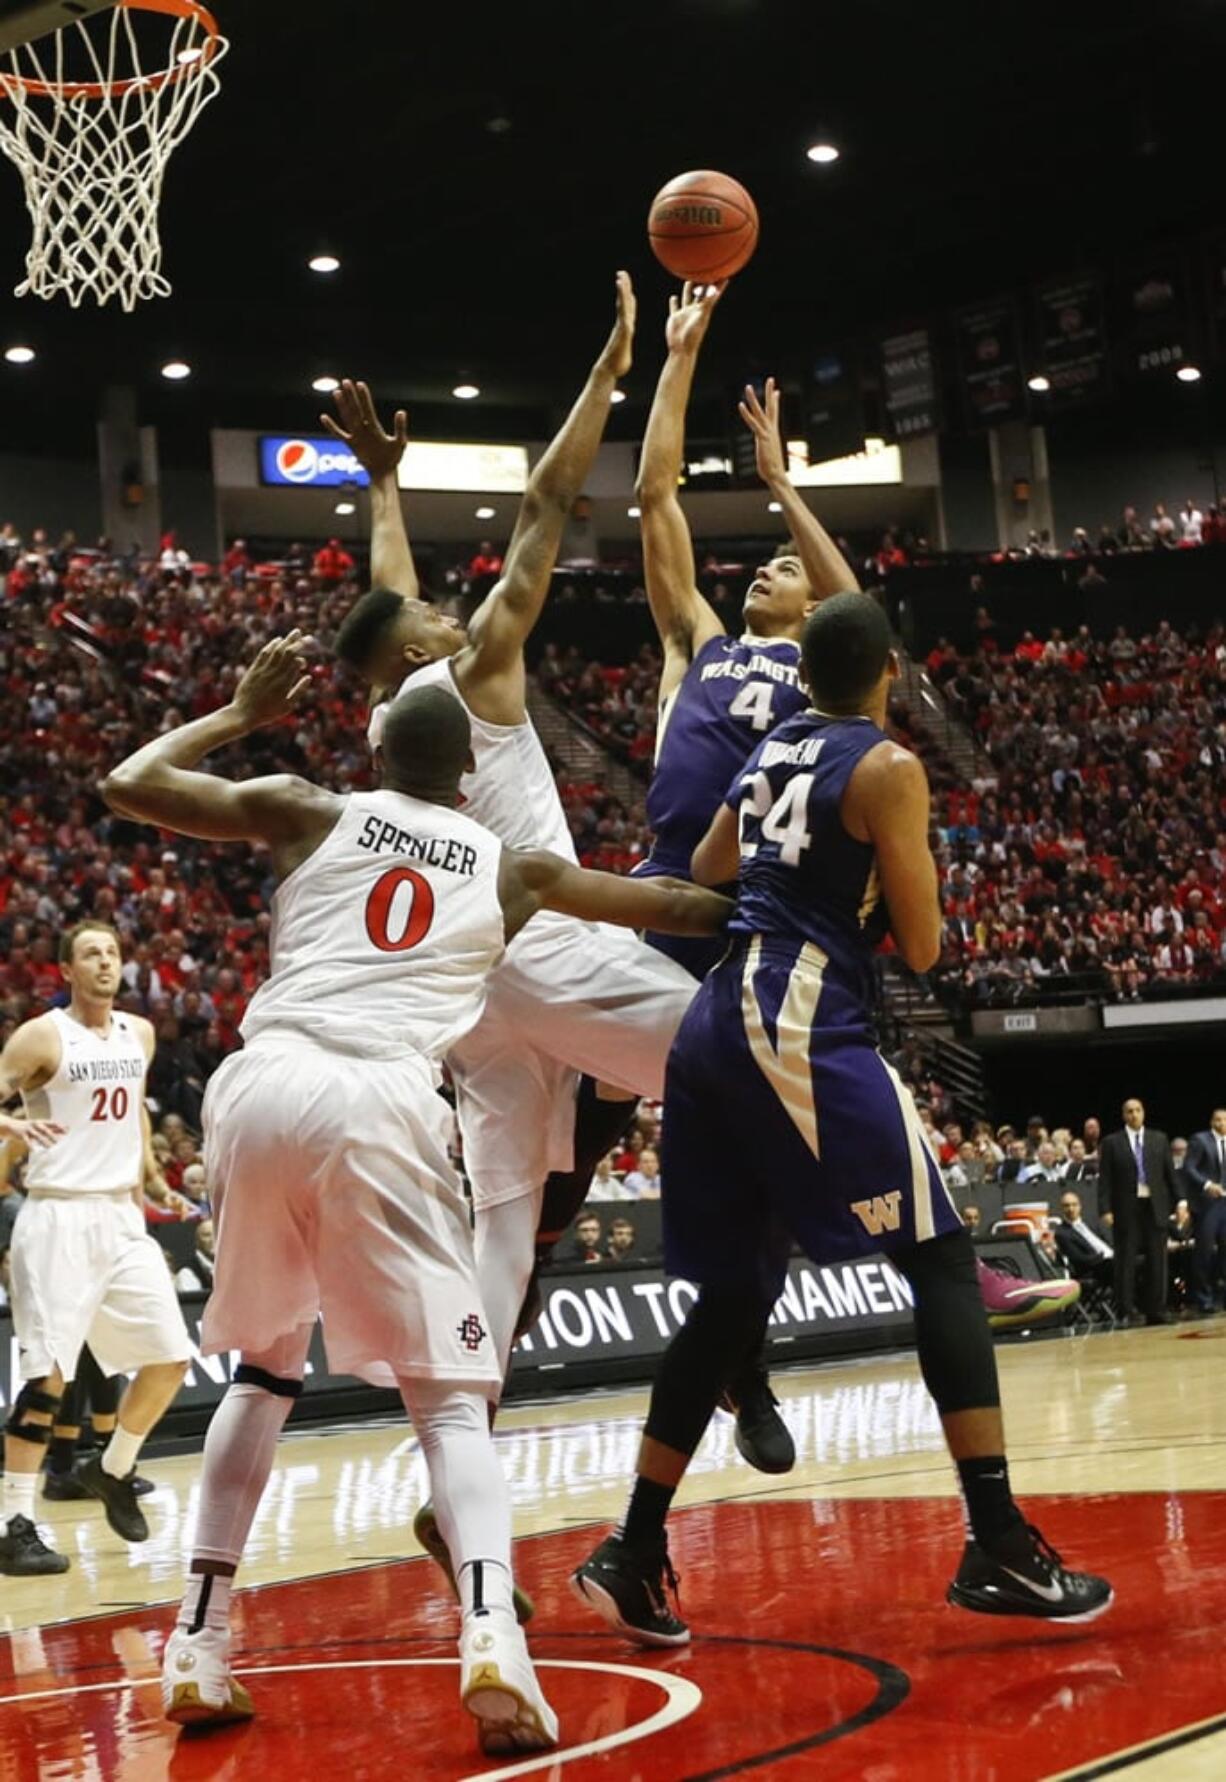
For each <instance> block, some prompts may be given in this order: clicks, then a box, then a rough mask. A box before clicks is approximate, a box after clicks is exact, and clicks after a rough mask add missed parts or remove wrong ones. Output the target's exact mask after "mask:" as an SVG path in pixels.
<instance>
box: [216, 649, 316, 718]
mask: <svg viewBox="0 0 1226 1782" xmlns="http://www.w3.org/2000/svg"><path fill="white" fill-rule="evenodd" d="M311 642H312V639H311V638H309V637H303V635H302V633H301V631H291V632H289V633H288V635H287V636H285V637H276V638H274V639H273V640H272V642H271V643H266V644H265V645H264V648H263V649H262V650H261V651H260V653H259V655H258V656H257V657H256V659H255V661H254V662H253V663H252V664H251V667H250V668H249V669H248V670H247V672H246V674H245V675H244V676H243V678H242V680H241V681H240V682H239V683H238V688H237V690H236V692H235V694H234V704H235V706H236V707H237V708H238V711H239V713H240V715H241V716H242V718H243V721H244V722H245V723H246V725H247V726H248V728H249V729H251V730H255V729H257V728H258V727H259V726H260V725H261V724H275V723H276V721H277V719H278V718H284V717H285V716H286V714H287V713H289V712H291V711H292V710H293V708H294V702H295V701H296V700H297V699H298V698H299V697H300V696H301V694H303V693H304V692H305V691H306V689H307V688H308V687H309V686H310V684H311V677H310V674H309V673H308V671H307V661H306V655H305V651H306V650H307V649H308V648H309V647H310V645H311Z"/></svg>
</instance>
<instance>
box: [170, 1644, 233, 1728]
mask: <svg viewBox="0 0 1226 1782" xmlns="http://www.w3.org/2000/svg"><path fill="white" fill-rule="evenodd" d="M162 1711H163V1713H164V1714H165V1716H166V1718H167V1720H173V1721H174V1722H175V1724H176V1726H200V1725H205V1724H209V1725H213V1726H228V1725H229V1724H230V1722H231V1721H234V1720H250V1719H251V1717H252V1715H253V1714H254V1713H255V1709H254V1707H253V1706H252V1703H251V1697H250V1696H249V1695H248V1694H247V1691H246V1690H245V1689H244V1688H243V1686H242V1684H241V1683H238V1682H236V1681H235V1679H234V1678H233V1677H232V1676H231V1675H230V1633H229V1630H228V1629H225V1630H224V1631H223V1630H219V1629H217V1628H215V1627H202V1628H201V1630H200V1632H199V1633H188V1632H187V1630H186V1629H185V1628H182V1627H176V1628H175V1630H174V1632H173V1633H172V1634H171V1636H170V1638H169V1639H168V1640H167V1642H166V1650H165V1652H164V1653H163V1654H162Z"/></svg>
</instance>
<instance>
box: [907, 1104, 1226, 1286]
mask: <svg viewBox="0 0 1226 1782" xmlns="http://www.w3.org/2000/svg"><path fill="white" fill-rule="evenodd" d="M920 1118H921V1120H922V1121H923V1123H924V1126H925V1130H926V1134H927V1138H928V1144H929V1146H930V1148H931V1150H932V1152H933V1154H934V1156H935V1157H936V1158H937V1160H938V1162H939V1164H940V1167H941V1174H942V1176H943V1178H944V1180H945V1185H946V1187H947V1188H948V1189H949V1192H950V1195H951V1196H952V1198H953V1200H954V1202H955V1204H956V1205H957V1207H958V1209H959V1211H960V1213H961V1215H962V1219H963V1222H964V1224H965V1225H966V1227H967V1229H968V1230H969V1231H970V1232H971V1234H972V1236H976V1237H984V1236H987V1235H989V1234H990V1233H991V1232H992V1231H993V1230H998V1229H1001V1228H1006V1229H1019V1228H1022V1229H1025V1226H1024V1224H1023V1225H1022V1226H1021V1227H1019V1223H1018V1215H1019V1211H1020V1209H1023V1208H1025V1209H1028V1211H1027V1213H1026V1215H1025V1216H1024V1217H1025V1218H1027V1219H1033V1220H1034V1223H1033V1224H1032V1225H1031V1226H1030V1228H1029V1229H1030V1235H1031V1236H1032V1240H1033V1242H1034V1243H1035V1244H1036V1246H1037V1247H1038V1249H1039V1250H1040V1251H1041V1252H1042V1254H1043V1255H1044V1257H1045V1258H1046V1260H1047V1262H1048V1263H1049V1265H1050V1266H1051V1267H1052V1268H1053V1269H1055V1270H1056V1272H1057V1273H1060V1274H1064V1275H1069V1276H1072V1277H1074V1278H1076V1279H1079V1280H1081V1281H1083V1282H1085V1281H1094V1282H1097V1283H1098V1284H1100V1285H1102V1286H1106V1285H1109V1283H1110V1281H1111V1277H1112V1265H1113V1257H1114V1243H1113V1239H1114V1233H1113V1220H1112V1214H1111V1210H1110V1207H1109V1205H1107V1204H1106V1197H1105V1196H1100V1193H1099V1167H1100V1157H1101V1147H1102V1142H1103V1128H1102V1122H1101V1121H1100V1120H1099V1119H1098V1118H1097V1117H1096V1116H1094V1115H1091V1116H1090V1117H1089V1118H1087V1119H1086V1120H1084V1121H1083V1122H1082V1124H1081V1126H1080V1128H1079V1129H1077V1130H1074V1128H1072V1127H1068V1126H1065V1127H1055V1128H1052V1129H1050V1130H1049V1129H1048V1127H1047V1125H1046V1123H1045V1121H1044V1118H1043V1116H1042V1115H1041V1114H1032V1115H1031V1117H1030V1119H1029V1120H1028V1121H1027V1123H1026V1126H1025V1127H1024V1128H1022V1127H1015V1126H1011V1125H1001V1126H996V1127H993V1126H992V1124H991V1122H990V1121H987V1120H975V1121H972V1122H970V1123H969V1124H968V1125H966V1126H965V1127H964V1126H963V1124H962V1123H961V1122H959V1121H957V1120H950V1121H947V1122H946V1123H945V1124H944V1126H942V1125H940V1124H939V1123H938V1122H937V1121H936V1120H935V1119H934V1117H933V1115H932V1112H931V1110H930V1109H928V1108H926V1107H924V1106H923V1105H922V1104H921V1107H920ZM1170 1144H1171V1161H1172V1163H1173V1165H1174V1174H1175V1183H1176V1187H1177V1190H1178V1194H1179V1198H1178V1199H1177V1200H1176V1202H1175V1205H1174V1207H1173V1209H1172V1212H1171V1215H1170V1219H1169V1221H1168V1228H1167V1253H1168V1268H1169V1275H1168V1300H1169V1304H1170V1306H1171V1307H1172V1308H1173V1309H1176V1310H1179V1309H1187V1310H1189V1311H1192V1310H1194V1309H1195V1310H1198V1311H1203V1309H1204V1308H1205V1307H1207V1306H1209V1305H1210V1303H1211V1302H1212V1303H1213V1304H1216V1305H1217V1306H1218V1307H1219V1308H1223V1309H1226V1254H1223V1253H1221V1252H1220V1251H1219V1252H1218V1253H1217V1254H1216V1256H1215V1259H1214V1261H1213V1262H1212V1263H1211V1264H1210V1267H1209V1279H1208V1280H1202V1279H1200V1278H1199V1277H1198V1272H1197V1269H1196V1266H1195V1262H1194V1253H1195V1249H1196V1221H1195V1216H1194V1214H1193V1212H1192V1208H1193V1207H1194V1206H1195V1205H1196V1204H1197V1201H1198V1187H1197V1183H1196V1181H1195V1179H1194V1178H1193V1176H1192V1175H1191V1174H1190V1173H1189V1171H1188V1167H1187V1165H1188V1140H1187V1139H1186V1138H1180V1137H1177V1138H1173V1139H1172V1140H1171V1141H1170ZM1206 1295H1207V1297H1206ZM1194 1302H1196V1303H1195V1305H1194Z"/></svg>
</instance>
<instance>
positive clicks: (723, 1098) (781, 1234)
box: [574, 594, 1112, 1646]
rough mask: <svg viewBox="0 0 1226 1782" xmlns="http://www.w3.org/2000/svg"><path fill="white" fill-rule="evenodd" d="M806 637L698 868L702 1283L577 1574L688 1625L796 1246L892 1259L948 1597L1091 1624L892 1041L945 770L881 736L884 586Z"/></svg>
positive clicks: (930, 907) (583, 1592) (936, 907)
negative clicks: (886, 1052) (716, 958)
mask: <svg viewBox="0 0 1226 1782" xmlns="http://www.w3.org/2000/svg"><path fill="white" fill-rule="evenodd" d="M803 648H804V675H805V680H806V683H807V686H808V688H809V690H810V694H811V698H812V704H811V706H810V707H809V708H808V709H806V710H805V711H804V712H802V713H799V714H798V715H797V716H795V717H793V718H791V719H789V720H788V722H787V723H785V724H783V725H781V726H780V728H779V729H778V730H776V731H775V732H773V734H772V735H771V736H770V738H769V739H767V740H766V741H764V742H763V743H762V744H761V746H760V747H759V748H758V749H757V750H756V752H755V753H754V755H753V756H752V757H751V758H750V760H749V761H748V762H747V763H746V764H745V766H744V768H743V769H742V771H741V772H740V773H738V774H737V776H736V778H735V779H734V781H733V784H732V786H731V788H730V790H729V792H728V796H727V800H726V802H725V804H724V805H723V807H722V808H721V809H720V811H719V813H718V815H717V816H716V818H715V821H714V822H713V823H712V825H711V828H710V830H709V832H708V834H707V836H706V837H705V838H704V840H703V841H702V843H701V844H700V846H699V848H698V849H697V851H696V853H695V856H694V860H693V873H694V877H695V878H696V879H698V880H699V881H700V882H707V881H708V880H711V879H721V880H726V879H727V878H728V876H729V874H730V873H732V872H734V871H735V870H736V869H737V867H738V865H739V877H738V881H737V890H738V895H737V908H736V913H735V914H734V916H733V918H732V921H731V922H730V924H729V932H730V935H731V945H730V946H729V949H728V952H727V955H726V956H725V957H724V958H723V959H722V960H721V961H720V963H719V964H718V965H717V966H716V967H715V969H714V970H713V971H711V972H710V973H709V974H708V976H707V977H706V978H705V979H704V981H703V984H702V987H701V989H700V990H699V992H698V995H697V996H696V997H695V999H694V1001H693V1002H692V1003H691V1004H690V1009H689V1013H688V1014H687V1015H686V1017H685V1020H684V1021H683V1022H682V1024H681V1028H680V1031H679V1033H678V1035H677V1038H676V1040H675V1041H674V1042H673V1049H672V1053H671V1055H670V1058H669V1064H668V1079H667V1083H666V1087H665V1097H666V1102H665V1105H666V1108H667V1116H666V1119H665V1124H664V1157H663V1174H664V1185H665V1192H664V1203H663V1204H664V1248H665V1264H666V1266H667V1268H668V1271H669V1273H670V1274H677V1275H681V1276H683V1277H684V1278H685V1279H687V1280H690V1281H696V1282H697V1283H698V1285H699V1294H698V1299H697V1301H696V1302H695V1304H694V1306H693V1308H692V1309H691V1311H690V1314H689V1317H688V1318H687V1320H686V1322H685V1324H684V1325H683V1326H682V1328H681V1330H680V1331H679V1332H678V1333H677V1335H676V1336H675V1337H674V1338H673V1341H672V1342H671V1343H670V1344H669V1347H668V1349H667V1350H666V1352H665V1354H664V1357H663V1359H662V1360H661V1362H660V1365H659V1368H658V1370H657V1373H656V1378H655V1384H654V1386H653V1388H652V1395H651V1407H650V1410H649V1412H648V1415H647V1422H646V1426H645V1429H644V1434H643V1443H642V1447H641V1449H640V1451H639V1463H638V1478H637V1480H636V1482H635V1485H634V1490H633V1493H632V1496H631V1500H630V1505H629V1509H628V1511H627V1515H626V1519H625V1523H624V1524H623V1527H622V1528H621V1530H620V1531H619V1532H618V1533H617V1534H615V1535H611V1536H610V1537H609V1538H608V1539H607V1540H605V1541H603V1542H602V1543H601V1545H600V1546H599V1547H598V1548H597V1549H596V1551H595V1552H594V1553H593V1554H592V1556H591V1558H590V1559H589V1560H587V1561H586V1563H585V1564H584V1565H582V1566H580V1568H579V1569H578V1571H577V1572H576V1573H575V1575H574V1586H575V1589H576V1591H577V1593H578V1595H579V1596H580V1598H581V1599H582V1600H583V1601H585V1602H587V1603H589V1604H590V1605H591V1606H592V1607H593V1608H595V1609H596V1610H597V1611H598V1612H599V1613H600V1614H601V1615H602V1616H603V1617H604V1619H605V1620H606V1621H608V1622H609V1623H610V1624H611V1625H612V1626H614V1627H616V1628H618V1629H619V1630H620V1631H621V1632H623V1633H626V1634H628V1635H629V1636H630V1637H631V1638H632V1639H635V1640H638V1641H639V1642H640V1643H642V1644H644V1645H651V1646H675V1645H681V1644H684V1643H685V1641H687V1640H688V1639H689V1629H688V1628H687V1627H686V1626H685V1623H684V1622H683V1621H682V1620H681V1619H680V1617H679V1616H678V1615H677V1614H676V1613H675V1611H674V1610H673V1608H671V1607H670V1606H669V1598H668V1590H667V1584H668V1583H671V1582H672V1573H671V1568H670V1566H669V1561H668V1548H667V1542H666V1539H665V1519H666V1516H667V1514H668V1509H669V1505H670V1504H671V1501H672V1497H673V1493H674V1492H675V1490H676V1488H677V1486H678V1484H679V1483H680V1481H681V1479H682V1477H683V1476H684V1473H685V1471H686V1468H687V1466H688V1464H689V1461H690V1458H691V1456H692V1455H693V1453H694V1451H695V1449H696V1448H697V1446H698V1443H699V1441H700V1440H701V1438H702V1435H703V1432H704V1431H705V1429H706V1426H707V1424H708V1422H709V1421H710V1417H711V1413H712V1412H713V1411H714V1409H715V1406H716V1404H717V1402H718V1399H719V1396H720V1392H721V1389H722V1385H723V1382H724V1380H725V1379H726V1378H727V1376H728V1373H729V1371H730V1370H732V1369H735V1367H736V1365H737V1361H738V1357H739V1356H740V1355H743V1354H745V1353H746V1352H749V1351H750V1350H751V1349H752V1347H753V1346H754V1345H755V1344H756V1343H757V1341H758V1340H759V1336H760V1332H761V1328H762V1323H761V1321H762V1318H763V1315H764V1313H765V1311H767V1310H769V1308H770V1307H771V1306H772V1305H773V1304H774V1302H775V1299H776V1298H777V1296H778V1294H779V1291H780V1289H781V1287H782V1285H783V1282H784V1279H785V1276H786V1271H787V1263H788V1255H789V1251H790V1247H791V1244H792V1241H793V1240H794V1239H795V1240H797V1241H799V1242H800V1244H801V1245H802V1247H803V1248H804V1249H805V1250H806V1251H807V1253H808V1254H809V1255H810V1256H811V1257H812V1258H813V1260H814V1261H816V1262H819V1263H828V1262H841V1261H846V1260H848V1259H850V1258H853V1257H856V1256H861V1255H865V1254H868V1253H870V1252H873V1253H875V1252H877V1251H884V1252H885V1253H886V1254H887V1255H888V1256H889V1257H890V1259H891V1261H892V1262H893V1264H894V1266H895V1267H896V1268H897V1269H898V1270H899V1271H900V1273H901V1274H902V1275H903V1276H904V1277H905V1279H906V1280H907V1282H908V1284H909V1286H910V1289H911V1295H912V1298H913V1301H914V1306H915V1340H916V1348H917V1350H918V1353H919V1364H920V1369H921V1372H922V1374H923V1377H924V1382H925V1384H926V1386H927V1387H928V1390H929V1392H930V1393H931V1394H932V1396H933V1398H934V1399H935V1401H936V1405H937V1409H938V1410H939V1412H940V1415H941V1422H942V1426H943V1429H944V1434H945V1440H946V1443H947V1446H948V1448H949V1452H950V1455H951V1457H952V1458H953V1460H954V1461H955V1463H956V1465H957V1469H958V1475H959V1482H960V1484H961V1487H962V1493H963V1497H964V1500H965V1504H966V1515H967V1522H968V1526H969V1536H968V1539H967V1542H966V1547H965V1550H964V1552H963V1556H962V1561H961V1564H960V1566H959V1568H958V1571H957V1574H956V1576H955V1578H954V1580H953V1582H952V1583H951V1584H950V1586H949V1590H948V1598H949V1601H950V1602H952V1603H955V1604H957V1605H958V1606H959V1607H961V1608H965V1609H973V1610H976V1611H978V1612H979V1613H981V1614H989V1615H1030V1616H1038V1617H1041V1618H1044V1619H1051V1620H1066V1621H1082V1620H1090V1619H1091V1618H1092V1617H1093V1616H1095V1615H1098V1614H1101V1612H1102V1611H1103V1610H1104V1609H1106V1608H1108V1607H1109V1606H1110V1603H1111V1598H1112V1593H1111V1587H1110V1585H1109V1584H1108V1583H1107V1582H1106V1580H1105V1579H1103V1578H1097V1577H1094V1576H1093V1575H1091V1574H1089V1573H1082V1572H1073V1571H1069V1570H1067V1569H1066V1568H1065V1567H1064V1565H1063V1563H1062V1562H1061V1560H1060V1557H1059V1555H1058V1554H1056V1553H1054V1552H1053V1551H1052V1549H1051V1548H1050V1547H1049V1546H1048V1545H1047V1543H1046V1542H1045V1541H1044V1540H1043V1539H1042V1537H1041V1535H1039V1533H1038V1531H1037V1530H1035V1529H1034V1528H1032V1527H1031V1526H1030V1525H1029V1524H1028V1523H1027V1522H1026V1521H1025V1520H1024V1518H1023V1516H1022V1513H1021V1511H1020V1510H1019V1508H1018V1506H1017V1504H1016V1503H1015V1502H1014V1499H1013V1495H1012V1492H1011V1491H1010V1488H1009V1474H1008V1467H1007V1465H1006V1461H1005V1438H1004V1426H1003V1422H1002V1418H1001V1411H1000V1388H999V1383H998V1381H997V1375H996V1358H995V1355H994V1353H993V1350H992V1339H991V1335H990V1333H989V1330H988V1324H987V1318H986V1316H985V1313H984V1308H983V1302H982V1299H981V1298H980V1291H979V1283H978V1280H977V1277H976V1272H975V1258H974V1251H973V1248H972V1245H971V1240H970V1236H969V1234H968V1233H967V1232H966V1231H965V1230H964V1228H963V1227H962V1224H961V1221H960V1219H959V1217H958V1214H957V1211H956V1209H955V1207H954V1205H953V1202H952V1200H951V1199H950V1197H949V1194H948V1192H947V1190H946V1189H945V1187H944V1184H943V1182H942V1180H941V1175H940V1171H939V1170H938V1168H937V1165H936V1162H935V1160H934V1158H933V1156H932V1154H931V1152H930V1151H929V1150H928V1148H927V1145H926V1144H925V1142H924V1136H923V1129H922V1127H921V1125H920V1122H919V1117H918V1115H917V1113H916V1111H915V1103H914V1102H913V1101H912V1099H911V1096H910V1093H909V1092H908V1091H907V1090H906V1088H905V1087H904V1086H903V1084H902V1082H901V1081H900V1079H899V1078H898V1076H897V1074H896V1072H894V1071H893V1070H892V1069H891V1068H890V1066H889V1065H888V1064H887V1063H886V1062H885V1060H884V1059H883V1058H882V1056H881V1054H880V1053H879V1052H878V1051H877V1048H876V1044H875V1040H874V1034H873V1019H872V1004H873V986H872V952H873V947H874V945H875V943H876V941H877V939H878V938H879V937H880V936H881V935H882V934H883V933H884V931H885V929H886V927H887V926H888V927H889V928H890V929H891V930H892V932H893V935H894V939H895V942H896V943H897V946H898V949H899V952H900V953H901V955H902V957H903V959H904V960H905V961H906V962H907V964H908V965H910V966H911V967H912V968H913V969H914V970H917V971H926V970H928V969H930V968H931V966H932V965H933V964H934V963H935V961H936V959H937V957H938V955H939V952H940V945H941V910H940V903H939V899H938V889H937V874H936V865H935V862H934V860H933V858H932V854H931V852H930V850H929V846H928V819H929V794H928V780H927V776H926V774H925V772H924V769H923V766H922V765H921V763H920V762H919V760H918V759H917V758H916V757H915V756H914V755H911V754H909V753H908V752H907V751H906V750H905V749H901V748H899V747H898V746H897V745H896V744H894V743H892V742H891V741H890V740H889V738H888V737H887V736H886V735H885V733H884V728H883V727H884V724H885V714H886V700H887V697H888V693H889V687H890V683H891V681H892V680H893V678H894V677H895V676H896V675H897V673H898V659H897V656H896V655H895V654H894V651H893V650H892V648H891V640H890V631H889V626H888V623H887V621H886V618H885V615H884V614H883V613H882V611H881V609H880V607H879V606H878V605H877V603H876V602H875V601H873V600H871V599H869V597H868V596H867V595H863V594H845V595H840V596H836V597H835V598H834V599H832V600H828V601H826V602H824V603H823V605H822V606H821V607H820V608H819V610H818V611H817V612H816V613H815V614H814V615H813V617H812V618H811V619H810V620H809V621H808V623H807V625H806V627H805V633H804V644H803Z"/></svg>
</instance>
